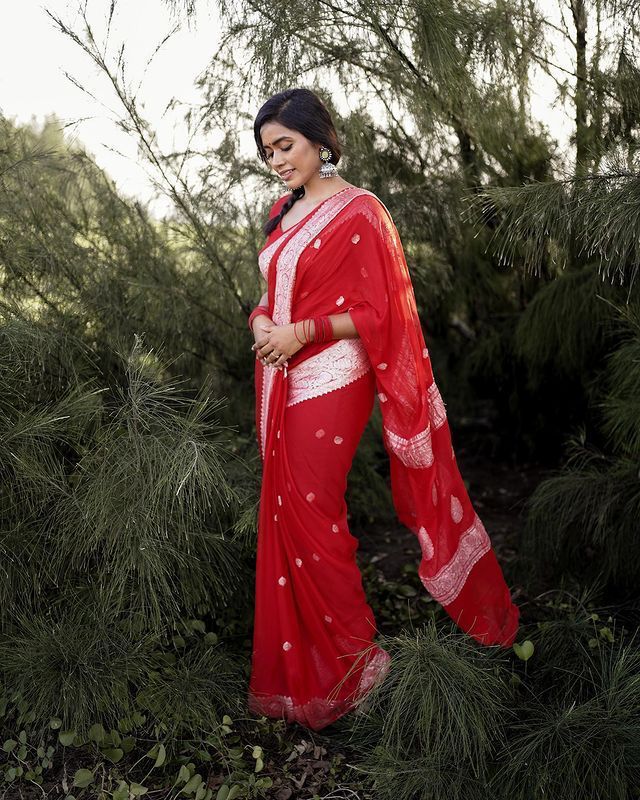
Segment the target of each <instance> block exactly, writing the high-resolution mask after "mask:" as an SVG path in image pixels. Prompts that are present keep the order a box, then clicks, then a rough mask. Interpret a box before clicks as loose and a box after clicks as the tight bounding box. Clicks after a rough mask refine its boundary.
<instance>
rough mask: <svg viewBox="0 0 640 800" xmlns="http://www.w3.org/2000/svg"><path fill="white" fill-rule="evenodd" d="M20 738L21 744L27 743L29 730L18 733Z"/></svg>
mask: <svg viewBox="0 0 640 800" xmlns="http://www.w3.org/2000/svg"><path fill="white" fill-rule="evenodd" d="M18 739H19V740H20V742H21V744H26V743H27V732H26V731H20V733H19V735H18Z"/></svg>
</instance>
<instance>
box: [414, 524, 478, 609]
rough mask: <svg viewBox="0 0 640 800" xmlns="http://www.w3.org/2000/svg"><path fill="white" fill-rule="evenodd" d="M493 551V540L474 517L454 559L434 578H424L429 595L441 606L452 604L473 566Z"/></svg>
mask: <svg viewBox="0 0 640 800" xmlns="http://www.w3.org/2000/svg"><path fill="white" fill-rule="evenodd" d="M490 549H491V540H490V539H489V535H488V534H487V532H486V530H485V528H484V525H483V524H482V521H481V520H480V517H478V515H477V514H475V515H474V519H473V522H472V523H471V525H470V527H469V528H468V529H467V530H466V531H465V532H464V533H463V534H462V536H461V537H460V541H459V543H458V547H457V549H456V552H455V553H454V554H453V557H452V558H451V560H450V561H448V562H447V563H446V564H445V565H444V566H443V567H441V568H440V569H439V570H438V572H436V574H435V575H434V576H433V577H432V578H422V579H421V580H422V582H423V584H424V585H425V587H426V588H427V591H428V592H429V594H430V595H431V596H432V597H433V599H434V600H437V601H438V602H439V603H440V604H441V605H443V606H446V605H447V604H449V603H452V602H453V601H454V600H455V599H456V597H457V596H458V595H459V594H460V592H461V590H462V587H463V586H464V583H465V581H466V580H467V576H468V575H469V573H470V572H471V569H472V567H473V565H474V564H475V563H476V562H477V561H479V560H480V558H482V556H483V555H484V554H485V553H486V552H488V551H489V550H490Z"/></svg>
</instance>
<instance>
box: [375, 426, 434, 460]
mask: <svg viewBox="0 0 640 800" xmlns="http://www.w3.org/2000/svg"><path fill="white" fill-rule="evenodd" d="M383 430H384V439H385V442H386V444H387V447H388V448H389V450H391V452H392V453H395V455H396V456H398V458H399V459H400V461H402V463H403V464H404V465H405V467H413V468H414V469H418V468H420V467H430V466H431V465H432V464H433V449H432V446H431V426H430V425H427V427H426V428H425V429H424V430H423V431H421V432H420V433H417V434H416V435H415V436H412V437H411V438H410V439H405V438H404V437H402V436H398V434H397V433H394V432H393V431H392V430H389V428H387V427H386V426H385V427H384V429H383Z"/></svg>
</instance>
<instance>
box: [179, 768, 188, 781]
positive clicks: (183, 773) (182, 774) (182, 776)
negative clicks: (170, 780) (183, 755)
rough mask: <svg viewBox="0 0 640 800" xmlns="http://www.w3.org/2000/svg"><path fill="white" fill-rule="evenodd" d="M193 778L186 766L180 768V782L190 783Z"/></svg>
mask: <svg viewBox="0 0 640 800" xmlns="http://www.w3.org/2000/svg"><path fill="white" fill-rule="evenodd" d="M190 777H191V773H190V772H189V768H188V767H186V766H185V765H184V764H183V765H182V766H181V767H180V772H178V780H179V781H185V782H186V781H188V780H189V778H190Z"/></svg>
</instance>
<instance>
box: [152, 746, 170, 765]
mask: <svg viewBox="0 0 640 800" xmlns="http://www.w3.org/2000/svg"><path fill="white" fill-rule="evenodd" d="M166 758H167V751H166V750H165V747H164V745H163V744H162V743H161V744H160V745H159V746H158V755H157V756H156V762H155V764H154V765H153V766H154V768H155V767H161V766H162V765H163V764H164V762H165V760H166Z"/></svg>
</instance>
